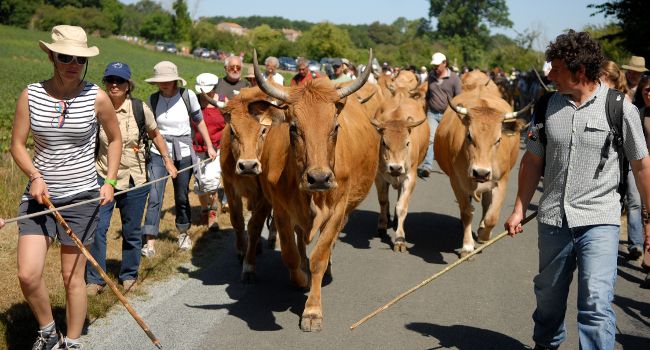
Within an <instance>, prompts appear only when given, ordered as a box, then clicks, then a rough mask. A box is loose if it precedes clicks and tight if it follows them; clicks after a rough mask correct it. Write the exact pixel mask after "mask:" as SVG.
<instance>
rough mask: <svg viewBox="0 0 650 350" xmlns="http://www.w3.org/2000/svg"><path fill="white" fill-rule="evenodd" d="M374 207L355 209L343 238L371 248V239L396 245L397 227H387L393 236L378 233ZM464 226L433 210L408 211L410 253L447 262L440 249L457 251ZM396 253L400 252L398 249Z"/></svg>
mask: <svg viewBox="0 0 650 350" xmlns="http://www.w3.org/2000/svg"><path fill="white" fill-rule="evenodd" d="M378 216H379V214H378V213H377V212H375V211H367V210H355V211H354V212H352V214H351V215H350V220H348V223H347V225H346V226H345V228H344V229H343V232H345V233H346V234H345V235H342V236H341V238H340V241H341V242H344V243H347V244H350V245H351V246H353V247H354V248H357V249H370V241H372V240H373V239H377V238H379V239H380V240H381V242H382V243H383V244H386V245H388V246H389V247H390V248H391V249H392V248H393V240H394V238H395V231H394V230H393V229H389V230H388V235H390V236H385V235H384V236H381V237H380V236H378V234H377V220H378ZM462 229H463V228H462V226H461V223H460V220H459V219H458V218H455V217H452V216H449V215H444V214H436V213H431V212H417V213H409V214H408V215H407V216H406V220H405V222H404V230H405V231H406V243H407V251H408V254H411V255H414V256H418V257H420V258H422V260H424V261H426V262H429V263H434V264H446V263H447V262H446V261H445V260H444V258H443V256H442V254H441V253H454V254H457V252H456V250H459V249H460V247H461V245H462V241H463V235H462ZM396 254H397V253H396Z"/></svg>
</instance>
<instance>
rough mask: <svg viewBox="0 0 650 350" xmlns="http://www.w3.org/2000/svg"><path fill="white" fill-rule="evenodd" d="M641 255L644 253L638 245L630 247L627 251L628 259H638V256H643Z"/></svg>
mask: <svg viewBox="0 0 650 350" xmlns="http://www.w3.org/2000/svg"><path fill="white" fill-rule="evenodd" d="M641 255H643V252H642V251H641V249H639V248H637V247H630V249H629V250H628V252H627V259H628V260H637V259H638V258H640V257H641Z"/></svg>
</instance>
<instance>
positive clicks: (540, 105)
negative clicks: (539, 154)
mask: <svg viewBox="0 0 650 350" xmlns="http://www.w3.org/2000/svg"><path fill="white" fill-rule="evenodd" d="M554 94H555V93H554V92H549V93H546V94H544V95H542V97H540V98H539V100H537V102H535V106H534V107H533V126H534V127H536V128H537V130H538V132H539V141H540V142H541V143H542V145H543V146H544V147H546V129H544V124H545V123H546V112H547V111H548V103H549V101H550V100H551V97H552V96H553V95H554Z"/></svg>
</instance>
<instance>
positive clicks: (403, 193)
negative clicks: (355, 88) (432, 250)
mask: <svg viewBox="0 0 650 350" xmlns="http://www.w3.org/2000/svg"><path fill="white" fill-rule="evenodd" d="M400 78H401V79H400ZM417 86H418V81H417V77H416V76H415V74H413V73H411V72H409V71H405V72H400V75H399V76H398V77H397V79H393V81H392V82H391V83H390V85H389V86H388V91H389V92H390V96H386V97H384V101H383V103H382V104H381V106H380V108H379V109H378V111H377V113H376V114H375V117H374V119H373V121H372V123H373V125H374V126H375V128H376V129H377V131H378V132H379V134H380V135H381V143H380V148H379V167H378V169H377V177H376V178H375V186H376V188H377V196H378V199H379V207H380V214H379V223H378V232H379V234H380V235H385V234H386V230H387V227H388V222H389V221H390V203H389V200H388V190H389V186H392V187H393V188H394V189H396V190H397V203H396V206H395V216H396V221H397V227H396V230H395V243H394V245H393V248H394V250H395V251H396V252H404V251H406V240H405V232H404V220H405V218H406V214H407V213H408V205H409V202H410V200H411V195H412V193H413V189H414V188H415V184H416V182H417V167H418V165H419V164H420V163H421V162H422V160H424V156H425V155H426V153H427V147H428V145H429V124H428V123H425V121H426V120H427V119H426V115H425V114H424V109H423V108H422V105H421V102H420V101H418V100H416V99H414V98H412V97H411V96H412V94H413V90H414V88H417Z"/></svg>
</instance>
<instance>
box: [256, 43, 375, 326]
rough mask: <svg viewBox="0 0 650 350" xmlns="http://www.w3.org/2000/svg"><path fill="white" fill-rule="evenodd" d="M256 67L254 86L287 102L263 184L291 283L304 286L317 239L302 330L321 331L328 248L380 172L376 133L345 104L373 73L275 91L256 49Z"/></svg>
mask: <svg viewBox="0 0 650 350" xmlns="http://www.w3.org/2000/svg"><path fill="white" fill-rule="evenodd" d="M370 59H372V53H371V54H370ZM253 62H254V64H253V67H254V71H255V78H256V80H257V83H258V85H259V86H260V88H261V89H262V91H264V92H266V93H267V94H268V95H269V96H270V97H273V98H275V99H277V100H278V101H281V102H282V103H283V104H284V106H283V108H285V110H284V117H285V118H286V119H285V122H284V123H282V124H281V125H278V126H277V127H275V126H274V127H272V128H271V130H269V135H268V136H267V138H266V141H265V143H264V147H263V150H262V156H261V158H260V162H261V166H262V174H261V175H260V179H261V180H260V182H261V185H262V188H263V190H264V193H265V195H266V196H267V198H268V199H269V200H270V201H271V203H272V206H273V211H274V220H275V224H276V228H277V229H278V234H279V235H280V245H281V250H282V259H283V261H284V263H285V264H286V265H287V267H288V268H289V272H290V277H291V279H292V281H294V282H295V283H297V284H298V285H299V286H301V287H307V286H308V277H307V275H306V273H305V271H303V270H302V269H301V268H300V267H301V265H302V264H305V263H306V259H305V258H306V257H305V256H304V255H305V254H306V253H305V251H306V248H305V246H306V244H309V243H310V242H311V241H312V240H313V239H314V238H316V246H315V247H314V249H313V251H312V252H311V256H310V258H309V270H310V272H311V283H310V292H309V296H308V298H307V302H306V304H305V309H304V311H303V314H302V317H301V322H300V327H301V329H302V330H303V331H319V330H321V328H322V322H323V311H322V304H321V284H322V281H323V275H324V274H325V273H326V270H328V263H329V261H330V257H331V254H332V248H333V246H334V243H335V242H336V239H337V237H338V235H339V233H340V232H341V230H342V229H343V226H344V225H345V223H346V221H347V218H348V216H349V214H350V212H351V211H352V210H353V209H354V208H355V207H356V206H357V205H358V204H359V203H361V201H362V200H363V199H364V198H365V197H366V195H367V194H368V191H369V190H370V187H371V186H372V184H373V182H374V179H375V175H376V171H377V154H378V152H379V135H378V133H377V131H376V130H375V129H374V127H373V126H372V125H371V124H370V121H369V119H368V117H367V115H366V113H365V111H364V109H363V108H362V106H361V104H360V103H359V101H358V100H357V99H356V98H347V97H348V96H349V95H350V94H352V93H354V92H355V91H357V90H358V89H359V88H361V86H362V85H363V84H364V83H365V82H366V80H367V79H368V75H369V74H370V70H367V71H366V72H364V74H362V75H361V76H360V77H359V78H357V79H356V80H355V81H354V83H352V84H351V85H348V86H345V87H341V88H338V89H337V88H335V87H334V85H333V84H332V83H331V81H329V80H327V79H315V80H312V81H309V82H307V84H305V85H304V86H299V87H279V86H274V85H272V84H270V83H269V82H267V81H265V80H264V78H263V77H262V73H261V71H260V69H259V66H258V63H257V52H255V51H254V53H253ZM370 64H371V62H369V63H368V65H370ZM294 230H295V232H296V234H297V236H295V237H294Z"/></svg>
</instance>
